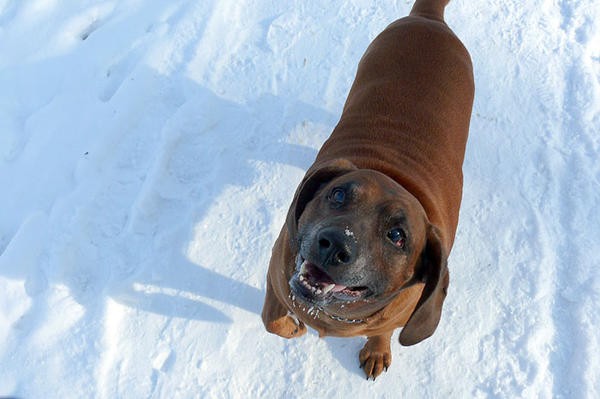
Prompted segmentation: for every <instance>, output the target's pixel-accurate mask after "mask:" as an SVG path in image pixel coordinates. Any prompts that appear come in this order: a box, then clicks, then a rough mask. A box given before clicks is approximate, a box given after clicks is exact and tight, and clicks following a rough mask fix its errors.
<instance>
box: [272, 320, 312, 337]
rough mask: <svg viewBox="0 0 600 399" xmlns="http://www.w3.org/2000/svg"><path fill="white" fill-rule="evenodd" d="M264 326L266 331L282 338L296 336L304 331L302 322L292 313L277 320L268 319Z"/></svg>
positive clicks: (304, 327)
mask: <svg viewBox="0 0 600 399" xmlns="http://www.w3.org/2000/svg"><path fill="white" fill-rule="evenodd" d="M266 327H267V331H268V332H270V333H273V334H277V335H279V336H280V337H283V338H296V337H300V336H301V335H304V334H305V333H306V326H305V325H304V323H303V322H301V321H300V320H298V319H296V317H294V316H292V315H285V316H283V317H280V318H279V319H277V320H274V321H270V322H268V323H267V325H266Z"/></svg>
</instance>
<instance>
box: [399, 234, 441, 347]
mask: <svg viewBox="0 0 600 399" xmlns="http://www.w3.org/2000/svg"><path fill="white" fill-rule="evenodd" d="M416 273H417V277H418V278H419V280H420V281H423V282H425V287H424V288H423V292H422V293H421V298H419V302H418V303H417V306H416V308H415V310H414V311H413V313H412V315H411V316H410V318H409V319H408V322H407V323H406V325H405V326H404V328H403V329H402V332H401V333H400V338H399V340H400V344H402V345H404V346H410V345H414V344H417V343H419V342H421V341H422V340H424V339H425V338H428V337H430V336H431V335H432V334H433V332H434V331H435V329H436V327H437V325H438V323H439V321H440V317H441V315H442V305H443V304H444V299H446V293H447V290H448V283H449V276H448V266H447V255H446V254H445V251H444V248H443V246H442V242H441V240H440V233H439V230H438V228H437V227H435V226H433V225H429V227H428V229H427V244H426V245H425V249H424V250H423V253H422V254H421V260H420V265H419V267H418V269H417V270H416Z"/></svg>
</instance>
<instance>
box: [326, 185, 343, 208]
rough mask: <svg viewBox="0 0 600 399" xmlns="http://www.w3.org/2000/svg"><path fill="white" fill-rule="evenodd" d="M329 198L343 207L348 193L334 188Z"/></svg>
mask: <svg viewBox="0 0 600 399" xmlns="http://www.w3.org/2000/svg"><path fill="white" fill-rule="evenodd" d="M329 198H330V199H331V200H332V201H333V202H335V203H336V204H337V205H342V204H343V203H344V201H345V200H346V192H345V191H344V190H343V189H341V188H339V187H338V188H334V189H333V191H332V192H331V195H330V196H329Z"/></svg>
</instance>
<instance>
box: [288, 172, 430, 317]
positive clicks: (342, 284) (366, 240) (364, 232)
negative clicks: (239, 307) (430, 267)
mask: <svg viewBox="0 0 600 399" xmlns="http://www.w3.org/2000/svg"><path fill="white" fill-rule="evenodd" d="M297 206H298V204H297ZM427 230H428V222H427V218H426V214H425V211H424V210H423V208H422V206H421V204H420V203H419V202H418V201H417V200H416V198H415V197H414V196H413V195H412V194H410V193H409V192H408V191H406V190H405V189H404V188H403V187H402V186H400V185H399V184H398V183H396V182H395V181H394V180H392V179H390V178H389V177H388V176H386V175H384V174H382V173H380V172H376V171H373V170H364V169H363V170H354V171H350V172H348V173H344V174H342V175H341V176H339V177H336V178H333V179H332V180H330V181H328V182H326V183H325V184H321V186H320V187H319V188H318V189H317V191H316V192H314V195H313V196H312V198H311V199H310V200H309V201H308V202H306V204H305V205H304V208H303V209H302V210H301V213H300V215H299V218H298V222H297V236H296V240H297V248H298V253H297V256H296V270H295V273H294V275H293V277H292V278H291V280H290V287H291V289H292V292H293V293H294V294H295V297H296V298H297V299H300V300H301V301H303V302H305V303H307V304H309V305H311V306H316V307H318V308H330V309H331V310H332V311H333V312H339V310H340V309H342V308H346V307H348V308H353V309H355V310H356V309H357V308H360V306H361V304H363V305H364V306H368V304H372V303H374V302H386V301H388V300H389V299H390V298H392V297H393V296H394V295H395V294H397V293H398V292H399V291H400V290H401V289H402V288H404V287H406V286H408V285H410V284H413V283H415V282H420V281H422V276H420V275H419V274H418V273H419V270H418V266H419V265H420V264H421V262H422V260H423V259H422V256H423V253H424V249H425V246H426V241H427Z"/></svg>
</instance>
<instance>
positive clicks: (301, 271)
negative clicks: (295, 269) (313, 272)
mask: <svg viewBox="0 0 600 399" xmlns="http://www.w3.org/2000/svg"><path fill="white" fill-rule="evenodd" d="M307 263H308V261H306V260H305V261H304V262H302V264H301V265H300V275H302V274H306V264H307Z"/></svg>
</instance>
